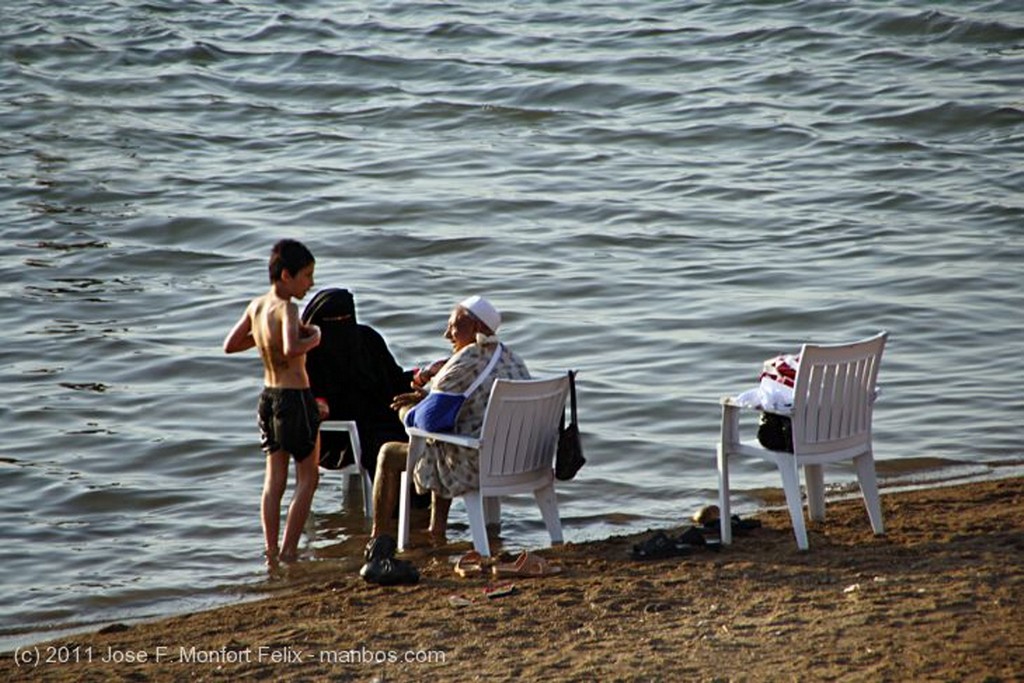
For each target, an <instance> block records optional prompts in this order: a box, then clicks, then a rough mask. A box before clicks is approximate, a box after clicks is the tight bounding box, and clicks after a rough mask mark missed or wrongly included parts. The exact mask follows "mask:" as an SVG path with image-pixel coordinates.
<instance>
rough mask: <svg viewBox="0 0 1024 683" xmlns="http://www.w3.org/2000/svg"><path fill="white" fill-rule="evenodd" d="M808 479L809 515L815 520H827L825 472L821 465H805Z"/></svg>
mask: <svg viewBox="0 0 1024 683" xmlns="http://www.w3.org/2000/svg"><path fill="white" fill-rule="evenodd" d="M804 479H805V480H806V481H807V516H808V517H810V518H811V519H812V520H814V521H815V522H824V521H825V472H824V468H823V467H822V466H821V465H805V466H804Z"/></svg>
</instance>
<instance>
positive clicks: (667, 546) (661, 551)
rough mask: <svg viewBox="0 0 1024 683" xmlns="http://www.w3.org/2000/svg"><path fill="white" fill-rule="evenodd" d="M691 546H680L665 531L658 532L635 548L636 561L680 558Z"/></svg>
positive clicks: (634, 556)
mask: <svg viewBox="0 0 1024 683" xmlns="http://www.w3.org/2000/svg"><path fill="white" fill-rule="evenodd" d="M688 547H689V546H685V547H684V546H680V544H679V542H678V541H675V540H673V539H671V538H669V537H668V534H666V533H665V532H664V531H658V532H656V533H655V534H654V535H653V536H651V537H650V538H648V539H647V540H646V541H644V542H643V543H637V544H636V545H634V546H633V559H634V560H663V559H665V558H668V557H679V556H680V555H682V554H683V553H684V552H685V551H686V549H688Z"/></svg>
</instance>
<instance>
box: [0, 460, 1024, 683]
mask: <svg viewBox="0 0 1024 683" xmlns="http://www.w3.org/2000/svg"><path fill="white" fill-rule="evenodd" d="M883 506H884V512H885V521H886V526H887V534H886V535H885V536H884V537H874V536H873V535H872V534H871V530H870V526H869V524H868V521H867V516H866V513H865V512H864V508H863V505H862V503H861V501H860V500H859V499H850V500H843V501H838V502H830V505H829V508H828V519H827V521H826V522H825V523H824V524H812V525H811V527H810V531H811V534H810V538H811V549H810V551H809V552H806V553H801V552H799V551H798V550H797V549H796V545H795V543H794V541H793V536H792V531H791V528H790V525H789V519H788V516H787V515H786V514H785V513H784V512H782V511H777V510H765V511H761V512H759V513H757V514H756V515H751V518H755V519H758V520H760V521H761V522H762V525H763V526H762V527H761V528H759V529H754V530H751V531H748V532H746V533H743V534H741V535H738V536H737V537H736V538H735V539H734V540H735V542H734V544H733V545H732V546H730V547H727V548H723V549H721V550H719V551H717V552H716V551H711V550H706V549H705V550H698V551H694V552H691V553H689V554H687V555H685V556H683V557H679V558H671V559H665V560H651V561H637V560H633V559H631V557H630V551H631V549H632V548H633V545H634V544H636V543H638V542H640V541H642V540H644V539H645V538H647V537H649V536H650V535H651V533H653V532H654V531H656V530H651V531H649V532H645V533H642V534H637V535H632V536H621V537H613V538H610V539H607V540H604V541H599V542H592V543H583V544H567V545H564V546H561V547H556V548H549V549H539V553H540V554H541V555H543V556H544V557H545V558H547V559H548V560H550V561H551V562H552V563H553V564H557V565H559V566H561V567H562V572H561V573H560V574H558V575H556V576H548V577H544V578H533V579H522V578H517V579H513V580H511V581H510V580H506V579H502V580H500V581H498V582H496V581H494V580H493V579H489V578H482V577H477V578H461V577H459V576H457V575H456V574H455V573H454V572H453V571H452V563H453V562H454V559H455V558H457V557H458V556H459V555H460V554H461V552H464V551H465V550H466V549H467V547H463V546H455V547H452V546H449V547H447V548H444V549H423V550H413V551H410V552H409V553H407V554H406V555H405V557H407V558H408V559H410V560H412V561H413V562H414V563H415V564H416V565H417V566H418V567H419V568H420V570H421V572H422V580H421V581H420V583H419V584H417V585H414V586H403V587H388V588H385V587H380V586H376V585H370V584H367V583H365V582H364V581H363V580H362V579H360V578H359V576H358V575H357V574H356V572H355V571H353V570H352V568H351V566H352V565H351V562H343V561H341V560H337V561H332V560H319V561H313V562H306V563H301V565H300V566H296V567H293V568H292V569H291V570H289V573H288V575H287V576H285V577H283V579H282V580H279V581H275V582H268V586H271V587H273V590H269V592H268V593H267V594H266V596H264V597H260V598H259V599H256V600H253V601H250V602H245V603H242V604H236V605H231V606H227V607H223V608H219V609H214V610H210V611H205V612H197V613H192V614H183V615H180V616H175V617H171V618H167V619H162V620H159V621H154V622H148V623H141V624H130V625H126V624H111V625H108V626H106V627H104V628H102V629H100V630H99V631H98V632H95V633H90V634H82V635H75V636H70V637H66V638H63V639H61V640H57V641H53V642H51V643H45V644H40V645H38V646H34V647H30V648H25V649H22V650H20V651H19V652H17V653H16V655H15V653H6V654H5V655H3V661H2V662H0V668H2V669H3V672H4V673H3V675H4V678H5V680H40V681H113V680H116V681H121V680H124V681H128V680H131V681H150V680H151V681H180V680H196V681H204V680H275V681H280V680H284V681H305V680H338V681H348V680H352V681H371V680H376V681H385V680H388V681H391V680H393V681H437V680H565V681H595V680H600V681H641V680H649V681H810V680H820V681H826V680H827V681H910V680H914V681H984V682H987V683H995V682H998V681H1006V682H1009V681H1014V680H1020V676H1021V672H1024V635H1022V633H1024V631H1022V628H1021V624H1022V623H1024V606H1022V602H1021V599H1020V595H1021V591H1022V590H1024V572H1022V569H1021V564H1022V563H1021V557H1024V479H1022V478H1010V479H1002V480H995V481H988V482H981V483H970V484H963V485H957V486H948V487H940V488H930V489H922V490H911V491H896V492H889V493H887V494H886V495H884V496H883ZM682 517H684V515H681V519H680V525H679V527H677V528H673V529H666V530H665V531H667V532H669V533H673V534H675V533H679V532H680V531H682V530H683V529H684V528H685V526H686V524H685V522H686V520H685V519H684V518H682ZM510 582H511V583H514V590H513V591H512V592H511V594H508V595H505V596H503V597H497V598H492V597H488V595H487V594H486V592H485V589H486V588H487V587H488V586H493V585H496V584H500V585H506V584H508V583H510ZM453 596H456V597H455V598H453Z"/></svg>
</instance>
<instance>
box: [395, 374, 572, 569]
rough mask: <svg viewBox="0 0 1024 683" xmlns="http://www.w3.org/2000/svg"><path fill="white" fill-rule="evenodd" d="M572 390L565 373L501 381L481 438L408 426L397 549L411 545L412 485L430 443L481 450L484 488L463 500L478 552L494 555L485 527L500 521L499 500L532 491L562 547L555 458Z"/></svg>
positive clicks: (496, 385) (495, 387) (494, 387)
mask: <svg viewBox="0 0 1024 683" xmlns="http://www.w3.org/2000/svg"><path fill="white" fill-rule="evenodd" d="M568 391H569V378H568V376H567V375H563V376H561V377H557V378H554V379H541V380H510V379H497V380H495V381H494V384H493V385H492V387H491V395H490V399H489V402H488V404H487V412H486V413H485V414H484V421H483V426H482V427H481V428H480V438H478V439H475V438H472V437H468V436H460V435H458V434H438V433H431V432H425V431H422V430H420V429H417V428H415V427H408V428H407V429H406V431H407V432H408V434H409V458H408V461H407V463H406V470H405V472H403V473H402V486H401V494H400V496H401V497H400V504H399V511H398V548H399V549H400V550H401V549H404V548H405V547H406V546H407V545H408V543H409V503H410V501H409V499H410V493H409V488H410V487H409V482H410V481H411V479H410V477H411V476H412V472H413V467H414V466H415V464H416V461H417V460H419V458H420V456H421V455H422V453H423V449H424V447H425V445H426V441H427V439H434V440H437V441H445V442H448V443H453V444H457V445H459V446H465V447H466V448H475V449H478V450H479V451H480V488H479V489H478V490H476V491H468V492H466V493H465V495H464V496H463V499H464V501H465V504H466V512H467V515H468V517H469V529H470V533H471V534H472V536H473V547H474V548H475V549H476V551H477V552H479V553H480V554H481V555H483V556H485V557H487V556H489V555H490V554H491V551H490V544H489V543H488V541H487V525H488V524H492V523H496V522H498V521H499V518H500V514H501V509H500V499H499V497H500V496H504V495H509V494H514V493H530V492H532V493H533V495H534V497H535V498H536V500H537V506H538V507H539V508H540V512H541V516H542V517H543V518H544V524H545V526H546V527H547V530H548V533H549V534H550V535H551V543H552V544H556V543H561V542H562V522H561V519H560V518H559V516H558V500H557V498H556V496H555V476H554V457H555V448H556V446H557V444H558V426H559V423H560V421H561V417H562V414H563V412H564V410H565V398H566V395H567V394H568Z"/></svg>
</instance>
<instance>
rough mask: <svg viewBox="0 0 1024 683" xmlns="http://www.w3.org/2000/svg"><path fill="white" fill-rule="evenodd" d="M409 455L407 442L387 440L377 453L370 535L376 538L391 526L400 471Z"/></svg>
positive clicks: (400, 479)
mask: <svg viewBox="0 0 1024 683" xmlns="http://www.w3.org/2000/svg"><path fill="white" fill-rule="evenodd" d="M408 457H409V444H407V443H402V442H401V441H388V442H387V443H385V444H384V445H383V446H381V447H380V451H379V452H378V453H377V471H376V474H374V477H373V528H372V529H371V530H370V537H371V538H377V537H378V536H380V535H381V534H383V533H386V530H387V529H388V528H390V526H391V520H392V519H393V517H394V514H395V505H396V504H397V502H398V494H399V489H400V488H401V485H402V472H404V471H405V463H406V461H407V459H408Z"/></svg>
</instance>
